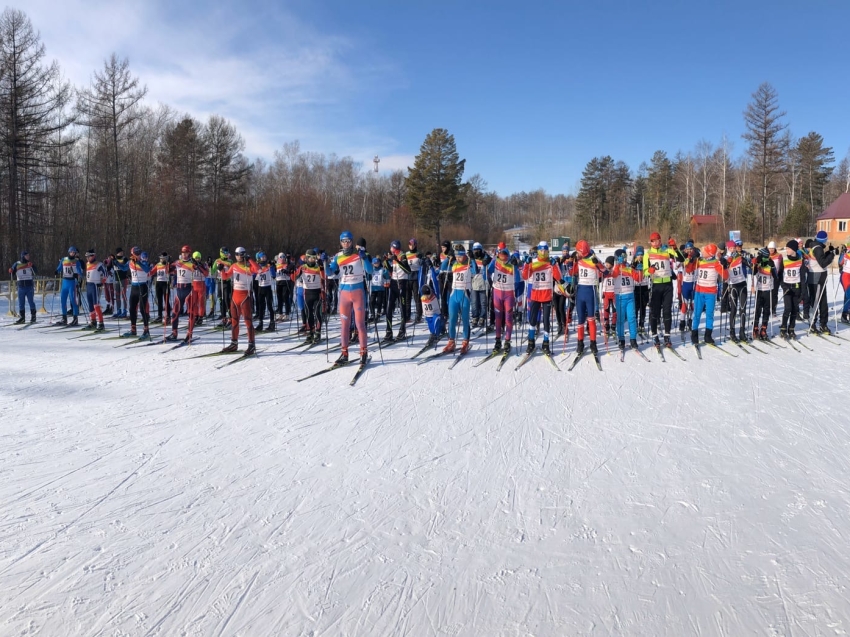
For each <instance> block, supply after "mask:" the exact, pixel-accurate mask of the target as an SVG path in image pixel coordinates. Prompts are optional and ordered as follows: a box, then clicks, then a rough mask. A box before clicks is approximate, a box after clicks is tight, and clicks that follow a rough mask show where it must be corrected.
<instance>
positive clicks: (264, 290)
mask: <svg viewBox="0 0 850 637" xmlns="http://www.w3.org/2000/svg"><path fill="white" fill-rule="evenodd" d="M276 274H277V271H276V270H275V266H274V264H273V263H269V258H268V257H267V256H266V253H265V252H263V251H260V252H258V253H257V282H258V283H259V287H258V294H259V299H258V300H259V306H260V307H259V310H258V312H257V313H258V314H259V316H260V323H259V324H258V325H257V331H258V332H262V331H263V319H264V318H265V316H266V308H268V310H269V325H268V327H267V328H266V330H265V331H266V332H274V331H275V321H274V294H273V293H272V285H273V284H274V280H275V275H276Z"/></svg>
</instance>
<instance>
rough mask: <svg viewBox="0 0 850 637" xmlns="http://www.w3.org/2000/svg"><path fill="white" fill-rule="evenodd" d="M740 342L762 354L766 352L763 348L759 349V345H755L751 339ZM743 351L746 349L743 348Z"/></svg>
mask: <svg viewBox="0 0 850 637" xmlns="http://www.w3.org/2000/svg"><path fill="white" fill-rule="evenodd" d="M741 342H742V343H744V344H745V345H746V346H747V347H749V348H751V349H754V350H756V351H757V352H761V353H762V354H767V352H766V351H765V350H763V349H761V348H760V347H756V346H755V345H754V344H753V343H752V342H751V341H741ZM744 351H746V350H744Z"/></svg>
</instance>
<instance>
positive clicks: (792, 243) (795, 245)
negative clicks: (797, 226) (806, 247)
mask: <svg viewBox="0 0 850 637" xmlns="http://www.w3.org/2000/svg"><path fill="white" fill-rule="evenodd" d="M785 247H786V248H791V249H792V250H793V251H794V252H796V251H797V250H799V249H800V244H799V243H797V241H796V240H795V239H791V241H789V242H788V243H786V244H785Z"/></svg>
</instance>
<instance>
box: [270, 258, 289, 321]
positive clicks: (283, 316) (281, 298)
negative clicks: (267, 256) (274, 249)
mask: <svg viewBox="0 0 850 637" xmlns="http://www.w3.org/2000/svg"><path fill="white" fill-rule="evenodd" d="M291 274H292V273H291V272H290V270H289V260H288V259H287V258H286V255H285V254H284V253H283V252H281V253H280V254H278V255H277V257H276V258H275V271H274V278H275V287H276V288H277V289H276V290H275V291H276V293H277V317H276V318H277V320H278V321H285V320H287V319H288V318H289V313H290V312H291V311H292V279H291V278H290V275H291Z"/></svg>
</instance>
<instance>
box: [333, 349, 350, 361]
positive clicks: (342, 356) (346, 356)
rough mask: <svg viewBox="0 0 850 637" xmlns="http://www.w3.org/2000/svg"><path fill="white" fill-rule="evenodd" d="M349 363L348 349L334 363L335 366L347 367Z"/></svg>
mask: <svg viewBox="0 0 850 637" xmlns="http://www.w3.org/2000/svg"><path fill="white" fill-rule="evenodd" d="M347 362H348V349H347V348H346V349H343V350H342V353H341V354H340V355H339V358H337V359H336V360H335V361H334V365H345V364H346V363H347Z"/></svg>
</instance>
